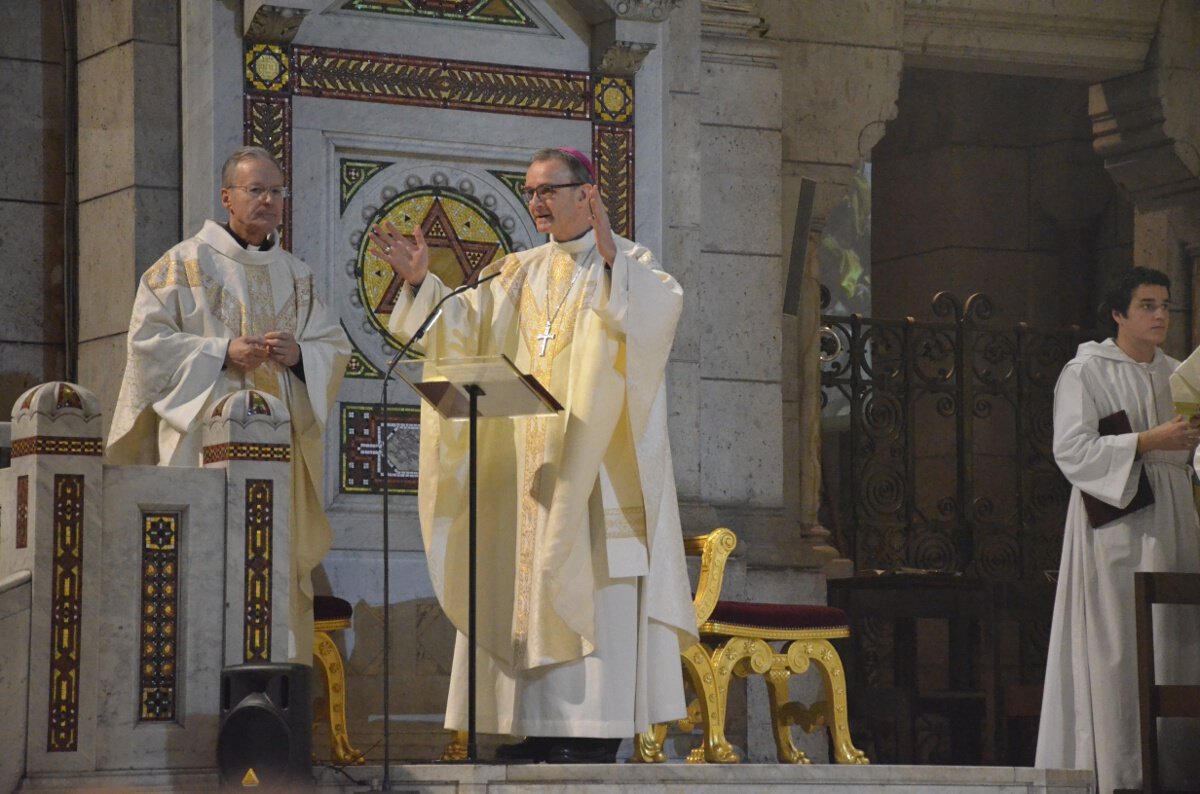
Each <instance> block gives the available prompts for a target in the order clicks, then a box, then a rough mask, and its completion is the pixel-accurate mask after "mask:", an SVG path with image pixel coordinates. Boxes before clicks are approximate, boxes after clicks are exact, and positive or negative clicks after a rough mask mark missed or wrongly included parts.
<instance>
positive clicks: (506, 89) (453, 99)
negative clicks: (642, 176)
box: [292, 47, 592, 119]
mask: <svg viewBox="0 0 1200 794" xmlns="http://www.w3.org/2000/svg"><path fill="white" fill-rule="evenodd" d="M292 80H293V87H292V90H293V92H294V93H295V95H296V96H323V97H336V98H340V99H356V100H364V101H371V102H389V103H395V104H402V105H419V106H423V107H437V108H454V109H458V110H481V111H487V112H493V113H514V114H518V115H524V116H549V117H552V118H567V119H589V118H591V115H592V113H591V110H592V107H591V105H592V103H591V101H590V100H591V99H592V76H591V75H590V74H588V73H587V72H572V71H566V70H562V71H559V70H551V69H522V68H519V67H515V66H502V65H499V64H490V63H472V62H467V61H448V60H441V59H437V58H413V57H408V56H402V55H388V54H384V53H378V52H355V51H352V50H329V49H323V48H320V47H293V48H292Z"/></svg>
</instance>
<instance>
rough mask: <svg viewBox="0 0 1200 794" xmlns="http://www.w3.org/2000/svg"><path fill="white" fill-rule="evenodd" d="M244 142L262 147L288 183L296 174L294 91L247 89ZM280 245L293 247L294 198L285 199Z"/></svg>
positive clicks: (287, 247)
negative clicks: (278, 165)
mask: <svg viewBox="0 0 1200 794" xmlns="http://www.w3.org/2000/svg"><path fill="white" fill-rule="evenodd" d="M243 125H244V129H243V133H242V138H243V143H245V144H247V145H250V146H261V147H263V148H264V149H266V150H267V151H268V152H270V153H271V155H272V156H273V157H274V158H275V162H277V163H279V164H280V166H282V168H283V178H284V181H285V182H286V181H287V180H289V179H291V176H292V100H291V95H290V94H286V93H284V94H270V93H251V92H249V91H247V93H246V101H245V107H244V109H243ZM279 237H280V239H279V244H280V245H281V246H282V247H283V248H286V249H289V250H290V249H291V242H292V207H291V199H284V207H283V224H282V226H281V229H280V233H279Z"/></svg>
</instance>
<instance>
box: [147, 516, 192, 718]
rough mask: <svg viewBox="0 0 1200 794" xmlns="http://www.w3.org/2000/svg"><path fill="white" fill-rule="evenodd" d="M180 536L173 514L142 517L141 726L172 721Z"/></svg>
mask: <svg viewBox="0 0 1200 794" xmlns="http://www.w3.org/2000/svg"><path fill="white" fill-rule="evenodd" d="M181 530H182V515H181V514H180V513H178V512H169V513H142V611H141V615H142V631H141V636H142V646H141V647H142V650H141V666H140V668H139V669H140V687H139V700H138V719H139V720H140V721H141V722H173V721H174V720H175V711H176V697H177V695H178V681H177V674H178V654H177V649H178V628H179V541H180V531H181Z"/></svg>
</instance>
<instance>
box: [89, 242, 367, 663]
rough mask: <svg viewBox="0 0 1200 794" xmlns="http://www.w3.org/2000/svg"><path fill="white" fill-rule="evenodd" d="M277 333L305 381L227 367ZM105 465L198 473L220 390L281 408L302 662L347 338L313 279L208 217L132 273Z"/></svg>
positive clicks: (279, 371) (320, 553)
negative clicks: (234, 353) (237, 341)
mask: <svg viewBox="0 0 1200 794" xmlns="http://www.w3.org/2000/svg"><path fill="white" fill-rule="evenodd" d="M268 331H287V332H289V333H291V334H293V335H294V336H295V337H296V341H297V342H298V343H299V344H300V351H301V363H302V365H303V370H304V379H303V380H301V379H300V378H299V377H298V376H297V375H296V373H294V372H292V371H291V370H290V369H288V368H286V367H283V366H281V365H279V364H276V363H275V362H273V361H268V362H266V363H264V364H263V365H261V366H259V367H258V368H257V369H255V370H254V372H253V373H251V374H249V375H247V374H245V373H243V372H241V371H240V370H236V369H233V368H227V367H226V366H225V354H226V350H227V348H228V346H229V341H230V340H231V339H234V338H236V337H239V336H247V335H254V336H262V335H263V334H265V333H267V332H268ZM127 352H128V359H127V361H126V365H125V374H124V377H123V378H122V380H121V391H120V394H119V396H118V397H117V405H116V409H115V411H114V413H113V421H112V426H111V427H110V429H109V435H108V446H107V449H106V452H105V456H106V459H107V460H108V461H109V462H111V463H123V464H133V463H141V464H152V463H157V464H159V465H162V466H200V465H201V453H202V449H201V446H202V441H203V439H202V434H203V428H202V422H203V420H204V419H205V418H206V417H208V416H209V414H210V413H211V409H212V408H213V407H214V406H215V404H216V403H217V402H218V401H219V400H220V399H221V398H222V397H224V396H225V395H227V394H230V393H232V392H234V391H238V390H239V389H257V390H259V391H263V392H266V393H268V394H271V395H273V396H275V397H278V398H279V399H280V400H282V401H283V403H284V404H285V405H286V406H287V408H288V412H289V413H290V415H291V428H292V456H291V461H292V466H291V468H292V495H291V516H292V527H291V548H292V578H293V586H292V588H291V592H292V599H291V614H292V620H291V625H290V627H289V630H290V631H291V633H292V636H291V640H290V642H289V648H290V649H291V653H290V656H291V658H292V659H293V661H296V662H300V663H302V664H312V645H313V637H312V581H311V572H312V569H313V568H315V567H316V566H317V565H318V564H319V563H320V561H321V559H322V558H323V557H324V556H325V552H326V551H328V550H329V545H330V541H331V539H332V531H331V528H330V526H329V520H328V519H327V518H326V516H325V510H324V499H323V498H322V491H323V487H324V486H323V477H324V463H323V455H322V451H323V449H324V431H325V420H326V418H327V417H328V415H329V411H330V409H331V408H332V406H333V402H334V400H335V399H336V398H337V392H338V388H339V386H340V385H341V382H342V376H343V374H344V373H345V370H346V362H347V361H348V360H349V355H350V341H349V339H347V337H346V333H345V331H343V330H342V328H341V325H340V324H339V323H338V320H337V318H336V317H335V316H334V315H332V314H331V313H330V312H329V311H328V310H327V309H326V308H325V306H324V305H323V304H322V303H321V301H320V300H319V299H318V298H317V295H316V292H315V290H314V288H313V274H312V271H311V270H310V269H309V267H308V265H306V264H305V263H304V262H303V261H301V260H300V259H298V258H296V257H294V256H292V255H291V254H290V253H288V252H287V251H284V250H283V249H281V248H279V247H278V246H275V247H274V248H272V249H269V250H266V251H259V250H247V249H244V248H242V247H241V246H240V245H239V244H238V243H237V241H235V240H234V239H233V237H232V236H231V235H230V234H229V232H228V231H226V230H225V229H224V228H222V227H221V226H220V225H219V224H217V223H214V222H213V221H206V222H205V224H204V227H203V228H202V229H201V230H200V232H199V234H197V235H196V236H195V237H191V238H189V239H187V240H184V241H183V242H181V243H179V244H178V245H176V246H175V247H173V248H172V249H171V250H169V251H167V253H165V254H164V255H163V256H162V257H161V258H160V259H159V260H158V261H157V262H155V263H154V264H153V265H152V266H151V267H150V268H149V269H148V270H147V271H146V272H145V274H144V275H143V276H142V278H141V280H140V281H139V284H138V291H137V296H136V298H135V299H134V305H133V314H132V317H131V319H130V322H129V337H128V343H127Z"/></svg>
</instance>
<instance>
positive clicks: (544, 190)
mask: <svg viewBox="0 0 1200 794" xmlns="http://www.w3.org/2000/svg"><path fill="white" fill-rule="evenodd" d="M582 184H584V183H583V182H563V183H562V184H559V185H538V186H537V187H529V186H528V185H526V186H525V187H523V188H521V198H523V199H525V203H526V204H528V203H529V202H531V201H533V197H534V196H537V197H538V198H540V199H541V200H542V201H549V200H550V199H551V198H553V197H554V194H555V193H556V192H557V191H558V189H559V188H564V187H579V186H580V185H582Z"/></svg>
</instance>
